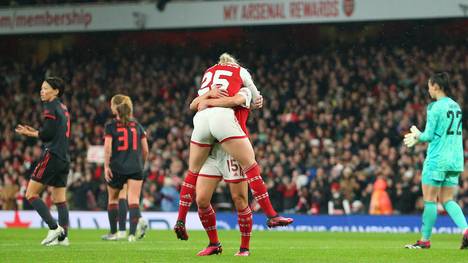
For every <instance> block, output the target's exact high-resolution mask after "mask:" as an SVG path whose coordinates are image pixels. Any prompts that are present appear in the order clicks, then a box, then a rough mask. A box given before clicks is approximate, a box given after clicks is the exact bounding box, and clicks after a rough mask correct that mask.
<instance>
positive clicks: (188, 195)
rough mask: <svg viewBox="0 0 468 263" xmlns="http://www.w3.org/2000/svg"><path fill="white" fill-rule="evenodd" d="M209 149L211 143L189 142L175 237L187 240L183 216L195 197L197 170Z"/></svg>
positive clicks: (203, 161)
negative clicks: (187, 160)
mask: <svg viewBox="0 0 468 263" xmlns="http://www.w3.org/2000/svg"><path fill="white" fill-rule="evenodd" d="M210 150H211V145H209V144H201V143H196V142H192V143H191V144H190V155H189V169H188V171H187V175H186V176H185V179H184V182H183V183H182V187H181V188H180V194H179V195H180V202H179V212H178V216H177V223H176V225H175V226H174V231H175V233H176V235H177V238H179V239H181V240H188V235H187V231H186V230H185V218H186V217H187V213H188V211H189V209H190V206H191V205H192V202H193V200H194V199H195V187H196V185H197V176H198V172H199V171H200V169H201V168H202V166H203V164H204V163H205V161H206V159H207V158H208V155H209V153H210Z"/></svg>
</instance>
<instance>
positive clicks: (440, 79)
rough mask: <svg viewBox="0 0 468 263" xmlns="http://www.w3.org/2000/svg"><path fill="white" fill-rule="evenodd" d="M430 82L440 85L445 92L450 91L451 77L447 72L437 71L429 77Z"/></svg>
mask: <svg viewBox="0 0 468 263" xmlns="http://www.w3.org/2000/svg"><path fill="white" fill-rule="evenodd" d="M429 82H430V83H431V84H432V85H434V84H437V85H439V88H440V89H442V90H443V91H444V92H448V91H449V85H450V78H449V74H448V73H447V72H440V73H435V74H433V75H432V76H431V77H430V78H429Z"/></svg>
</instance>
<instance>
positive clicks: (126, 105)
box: [111, 94, 133, 126]
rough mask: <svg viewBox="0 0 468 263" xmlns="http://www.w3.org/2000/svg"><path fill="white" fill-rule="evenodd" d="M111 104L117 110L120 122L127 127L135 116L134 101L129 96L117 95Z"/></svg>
mask: <svg viewBox="0 0 468 263" xmlns="http://www.w3.org/2000/svg"><path fill="white" fill-rule="evenodd" d="M111 104H112V105H113V106H114V107H115V109H116V110H117V114H118V116H119V119H120V121H121V122H122V123H123V125H124V126H127V124H128V123H129V122H130V118H132V115H133V103H132V99H130V97H129V96H126V95H122V94H117V95H114V96H113V97H112V99H111Z"/></svg>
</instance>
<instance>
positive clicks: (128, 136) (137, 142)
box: [105, 119, 146, 174]
mask: <svg viewBox="0 0 468 263" xmlns="http://www.w3.org/2000/svg"><path fill="white" fill-rule="evenodd" d="M105 137H110V138H112V154H111V159H110V168H111V170H112V172H116V173H119V174H133V173H138V172H141V171H143V163H144V162H143V154H142V151H141V139H143V138H146V132H145V130H144V129H143V127H142V126H141V124H140V123H138V122H137V121H136V120H131V121H130V122H128V123H127V125H126V126H124V125H123V123H121V122H120V121H118V120H117V119H113V120H112V121H110V122H109V123H107V124H106V128H105Z"/></svg>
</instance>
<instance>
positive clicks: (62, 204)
mask: <svg viewBox="0 0 468 263" xmlns="http://www.w3.org/2000/svg"><path fill="white" fill-rule="evenodd" d="M52 200H53V201H54V203H55V206H56V207H57V213H58V223H59V225H60V226H61V227H62V228H63V230H64V234H63V235H61V236H59V237H58V242H59V244H61V245H68V225H69V219H68V218H69V215H68V207H67V197H66V188H65V187H53V188H52ZM60 242H61V243H60Z"/></svg>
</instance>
